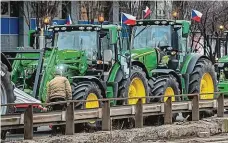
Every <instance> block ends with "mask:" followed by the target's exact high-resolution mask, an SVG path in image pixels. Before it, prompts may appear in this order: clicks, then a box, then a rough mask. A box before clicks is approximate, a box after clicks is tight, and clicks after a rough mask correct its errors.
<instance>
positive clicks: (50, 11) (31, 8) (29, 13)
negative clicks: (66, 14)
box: [19, 1, 69, 28]
mask: <svg viewBox="0 0 228 143" xmlns="http://www.w3.org/2000/svg"><path fill="white" fill-rule="evenodd" d="M68 3H69V2H67V3H65V4H64V5H62V3H61V2H60V1H34V2H30V1H28V2H26V1H25V2H23V3H21V4H20V6H19V9H20V11H21V13H22V16H23V17H24V18H25V21H26V23H27V25H28V27H29V28H30V25H31V23H30V19H31V18H35V19H36V26H37V27H44V18H46V17H48V18H49V20H50V22H51V21H52V20H53V19H54V18H55V17H57V16H58V14H59V13H60V12H61V11H60V10H62V9H64V8H65V7H66V6H67V4H68ZM60 5H62V9H59V6H60Z"/></svg>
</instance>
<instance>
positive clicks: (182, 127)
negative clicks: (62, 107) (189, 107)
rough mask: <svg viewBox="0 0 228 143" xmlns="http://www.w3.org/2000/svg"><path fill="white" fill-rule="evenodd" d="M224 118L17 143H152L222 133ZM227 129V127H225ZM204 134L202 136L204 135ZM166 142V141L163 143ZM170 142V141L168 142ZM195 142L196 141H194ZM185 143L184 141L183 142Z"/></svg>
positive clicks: (43, 138) (36, 139) (39, 138)
mask: <svg viewBox="0 0 228 143" xmlns="http://www.w3.org/2000/svg"><path fill="white" fill-rule="evenodd" d="M225 119H226V120H227V117H226V118H225V117H224V118H208V119H204V120H201V121H198V122H193V121H192V122H177V123H174V124H172V125H162V126H157V127H154V126H151V127H144V128H140V129H128V130H115V131H107V132H102V131H100V132H95V133H77V134H75V135H73V136H54V137H37V138H34V140H33V141H18V143H108V142H111V143H142V142H144V143H152V142H158V141H160V142H162V141H165V140H173V139H181V138H187V137H197V135H199V134H201V135H202V133H203V132H204V133H205V134H206V136H208V135H210V136H212V135H215V134H219V133H221V132H224V129H225V127H224V125H226V124H224V120H225ZM226 128H227V127H226ZM205 134H204V135H205ZM165 142H166V141H165ZM170 142H172V141H170ZM196 142H197V141H196ZM185 143H186V141H185Z"/></svg>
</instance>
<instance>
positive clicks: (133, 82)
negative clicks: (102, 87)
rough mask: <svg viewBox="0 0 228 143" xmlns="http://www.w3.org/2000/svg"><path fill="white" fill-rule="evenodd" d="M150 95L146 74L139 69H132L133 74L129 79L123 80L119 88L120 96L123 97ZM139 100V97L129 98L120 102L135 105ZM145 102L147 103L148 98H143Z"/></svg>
mask: <svg viewBox="0 0 228 143" xmlns="http://www.w3.org/2000/svg"><path fill="white" fill-rule="evenodd" d="M147 96H149V92H148V83H147V79H146V77H145V75H144V74H142V73H141V72H139V71H135V70H132V74H131V76H130V78H129V80H124V81H122V84H121V86H120V88H119V97H123V98H126V97H128V98H134V97H147ZM137 102H138V99H128V100H126V101H123V102H122V103H119V105H124V104H127V105H134V104H136V103H137ZM142 102H143V103H147V99H146V98H143V99H142Z"/></svg>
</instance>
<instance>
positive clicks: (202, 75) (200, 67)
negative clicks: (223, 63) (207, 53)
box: [183, 58, 217, 120]
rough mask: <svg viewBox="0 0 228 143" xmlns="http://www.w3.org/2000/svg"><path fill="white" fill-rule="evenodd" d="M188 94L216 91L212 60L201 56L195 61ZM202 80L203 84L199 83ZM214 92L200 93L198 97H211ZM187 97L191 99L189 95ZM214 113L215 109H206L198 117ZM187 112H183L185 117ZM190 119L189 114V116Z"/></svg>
mask: <svg viewBox="0 0 228 143" xmlns="http://www.w3.org/2000/svg"><path fill="white" fill-rule="evenodd" d="M189 79H190V80H189V90H188V93H189V94H202V93H209V92H210V93H213V92H217V82H216V81H217V79H216V73H215V68H214V66H213V64H212V62H211V61H210V60H208V59H206V58H201V59H199V60H198V61H197V63H196V65H195V67H194V69H193V71H192V73H191V74H190V78H189ZM205 81H206V82H205ZM201 82H203V84H202V83H201ZM213 98H214V94H205V95H200V99H213ZM189 99H192V97H190V98H189ZM214 114H215V111H211V110H207V111H201V112H200V118H202V117H210V116H213V115H214ZM187 115H188V114H187V113H186V114H184V115H183V116H184V117H186V116H187ZM189 120H191V115H190V117H189Z"/></svg>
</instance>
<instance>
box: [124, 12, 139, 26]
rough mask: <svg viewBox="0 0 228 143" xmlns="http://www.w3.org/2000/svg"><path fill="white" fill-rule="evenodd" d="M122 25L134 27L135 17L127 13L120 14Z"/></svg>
mask: <svg viewBox="0 0 228 143" xmlns="http://www.w3.org/2000/svg"><path fill="white" fill-rule="evenodd" d="M122 23H124V24H126V25H135V24H136V17H135V16H133V15H130V14H127V13H122Z"/></svg>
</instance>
